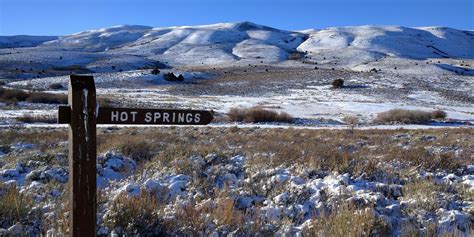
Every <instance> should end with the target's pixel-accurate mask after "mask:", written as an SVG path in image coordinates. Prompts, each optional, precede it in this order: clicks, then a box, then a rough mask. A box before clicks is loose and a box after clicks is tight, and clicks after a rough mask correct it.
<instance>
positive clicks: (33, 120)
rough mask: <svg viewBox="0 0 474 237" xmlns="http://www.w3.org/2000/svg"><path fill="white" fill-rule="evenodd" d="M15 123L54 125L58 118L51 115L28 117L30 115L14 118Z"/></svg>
mask: <svg viewBox="0 0 474 237" xmlns="http://www.w3.org/2000/svg"><path fill="white" fill-rule="evenodd" d="M16 120H17V121H19V122H24V123H56V122H57V120H58V118H57V117H56V116H53V115H45V114H41V115H30V114H24V115H23V116H21V117H18V118H16Z"/></svg>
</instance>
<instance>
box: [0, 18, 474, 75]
mask: <svg viewBox="0 0 474 237" xmlns="http://www.w3.org/2000/svg"><path fill="white" fill-rule="evenodd" d="M20 47H27V48H20ZM2 48H3V49H2ZM294 53H299V56H297V57H296V58H298V57H299V58H300V59H299V61H304V62H305V63H310V64H316V63H319V64H325V63H326V64H330V65H333V66H332V67H344V68H347V69H353V70H365V69H367V68H370V67H372V65H371V64H370V63H372V62H378V61H379V60H384V59H389V60H391V61H389V63H388V64H389V65H393V64H394V63H395V64H406V60H408V61H410V62H411V61H412V60H426V59H433V58H434V59H438V58H439V59H460V60H462V59H465V60H473V59H474V31H466V30H457V29H452V28H446V27H424V28H407V27H399V26H351V27H336V28H328V29H323V30H306V31H298V32H297V31H286V30H279V29H274V28H271V27H267V26H262V25H258V24H254V23H251V22H237V23H220V24H214V25H203V26H179V27H166V28H152V27H148V26H131V25H121V26H114V27H110V28H103V29H98V30H89V31H84V32H79V33H76V34H73V35H67V36H61V37H32V36H0V66H1V68H2V70H1V71H0V73H1V74H2V75H1V76H3V77H7V78H9V77H12V75H18V74H21V75H23V76H24V77H28V76H31V75H28V73H29V72H28V69H32V70H30V71H35V70H38V69H40V70H48V69H58V68H59V71H61V70H67V69H69V68H70V67H71V66H74V67H75V68H77V67H81V68H82V69H83V70H89V71H91V72H109V71H114V70H132V69H140V68H146V67H153V66H154V65H157V64H158V63H159V62H161V63H166V64H168V65H170V66H177V65H222V64H227V65H229V64H235V63H252V62H258V63H267V64H275V63H282V62H287V61H288V59H289V58H293V59H295V58H294V57H290V55H295V54H294ZM398 59H402V60H405V61H399V60H398ZM397 60H398V61H397ZM291 62H294V60H292V61H291ZM368 64H370V65H369V66H364V65H368ZM438 64H439V65H433V66H432V67H433V68H434V69H439V70H441V71H447V70H450V71H455V70H457V69H459V71H463V70H464V71H466V73H467V74H469V71H472V70H471V68H470V65H469V66H468V68H458V67H457V66H456V65H451V66H454V68H452V67H446V66H443V65H442V64H446V62H443V63H442V62H439V63H438ZM378 66H384V65H378ZM461 66H463V65H461ZM23 67H24V69H23ZM390 67H392V66H390ZM21 70H23V72H21ZM15 71H16V72H15ZM18 71H20V72H21V73H20V72H18ZM30 74H32V75H33V74H34V73H33V72H32V73H30Z"/></svg>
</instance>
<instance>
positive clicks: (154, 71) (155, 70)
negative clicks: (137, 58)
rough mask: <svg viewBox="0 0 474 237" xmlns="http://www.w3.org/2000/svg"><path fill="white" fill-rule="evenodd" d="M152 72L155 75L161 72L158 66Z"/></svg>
mask: <svg viewBox="0 0 474 237" xmlns="http://www.w3.org/2000/svg"><path fill="white" fill-rule="evenodd" d="M151 74H153V75H158V74H160V69H159V68H157V67H155V68H153V70H151Z"/></svg>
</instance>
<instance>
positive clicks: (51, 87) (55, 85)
mask: <svg viewBox="0 0 474 237" xmlns="http://www.w3.org/2000/svg"><path fill="white" fill-rule="evenodd" d="M63 88H64V87H63V85H62V84H61V83H52V84H51V85H49V89H53V90H59V89H63Z"/></svg>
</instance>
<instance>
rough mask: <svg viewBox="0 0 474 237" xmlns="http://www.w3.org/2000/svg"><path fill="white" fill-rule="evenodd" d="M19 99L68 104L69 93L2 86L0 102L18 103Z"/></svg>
mask: <svg viewBox="0 0 474 237" xmlns="http://www.w3.org/2000/svg"><path fill="white" fill-rule="evenodd" d="M19 101H26V102H30V103H47V104H67V95H62V94H50V93H44V92H34V91H31V92H25V91H23V90H18V89H6V88H0V102H5V103H16V102H19Z"/></svg>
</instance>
